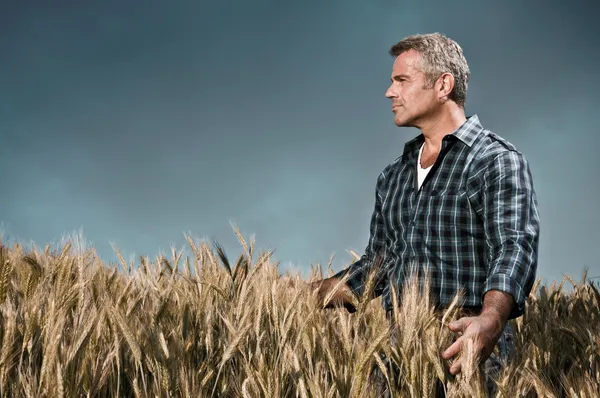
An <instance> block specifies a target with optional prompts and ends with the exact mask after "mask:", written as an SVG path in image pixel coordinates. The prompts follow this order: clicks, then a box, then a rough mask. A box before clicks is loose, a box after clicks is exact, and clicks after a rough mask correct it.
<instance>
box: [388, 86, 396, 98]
mask: <svg viewBox="0 0 600 398" xmlns="http://www.w3.org/2000/svg"><path fill="white" fill-rule="evenodd" d="M385 96H386V97H387V98H394V97H397V96H398V95H397V94H396V93H395V92H394V90H392V86H389V87H388V89H387V91H386V92H385Z"/></svg>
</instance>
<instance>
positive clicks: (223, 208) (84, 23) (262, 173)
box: [0, 0, 600, 280]
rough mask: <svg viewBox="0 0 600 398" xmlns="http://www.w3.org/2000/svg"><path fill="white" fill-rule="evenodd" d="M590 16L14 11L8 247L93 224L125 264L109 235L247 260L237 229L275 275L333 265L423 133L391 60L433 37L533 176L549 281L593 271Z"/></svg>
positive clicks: (146, 246) (212, 9) (551, 9)
mask: <svg viewBox="0 0 600 398" xmlns="http://www.w3.org/2000/svg"><path fill="white" fill-rule="evenodd" d="M482 3H487V4H486V5H484V4H482ZM598 4H599V3H598V2H597V1H596V2H592V1H587V2H586V1H574V2H570V3H569V4H567V2H566V1H564V2H549V1H526V2H524V1H503V2H493V3H492V2H481V1H475V0H474V1H454V2H438V1H436V2H433V1H420V2H400V1H391V0H371V1H364V0H361V1H356V0H319V1H316V0H298V1H281V0H277V1H275V0H253V1H248V0H236V1H233V0H220V1H210V2H206V1H186V2H175V1H173V2H166V1H162V0H161V1H157V0H144V1H140V0H135V1H122V0H120V1H96V2H94V3H93V4H92V3H91V2H89V1H88V2H80V1H77V2H76V1H53V2H42V1H37V2H32V1H29V2H28V1H19V2H10V4H9V2H7V1H4V2H2V3H1V5H0V167H1V173H0V222H2V225H3V228H4V231H5V232H4V239H5V240H6V239H13V240H18V241H20V242H22V243H26V242H30V241H33V242H35V243H36V244H37V245H38V246H40V247H43V246H44V245H45V244H46V243H51V244H58V243H59V242H60V240H61V238H62V237H64V236H67V235H70V234H73V233H74V231H79V230H80V229H83V235H84V237H85V238H86V239H87V240H88V241H89V245H90V246H94V247H95V248H96V249H97V250H98V252H99V253H100V255H101V256H102V257H103V258H104V259H105V260H106V261H115V260H116V258H115V256H114V253H113V252H112V249H111V245H110V244H111V242H114V243H115V244H116V245H117V246H118V247H119V248H120V249H121V250H122V251H123V253H124V255H125V258H126V259H130V258H135V259H136V260H137V258H138V256H139V255H149V256H150V257H154V256H156V255H157V254H159V252H160V251H168V250H169V248H170V247H171V245H175V246H176V247H177V248H181V247H183V246H184V244H185V240H184V233H189V234H191V235H192V236H193V237H195V238H196V239H199V240H201V239H213V238H215V239H217V240H219V241H220V242H221V243H222V244H223V245H224V246H225V249H226V251H227V252H228V253H229V255H230V257H236V256H237V255H238V254H239V253H240V250H241V247H240V245H239V244H238V243H237V240H236V238H235V235H234V233H233V229H232V227H231V225H230V222H233V223H235V224H236V225H237V226H238V227H239V228H240V229H241V231H242V233H243V234H244V235H246V236H247V237H249V236H250V235H252V234H254V235H255V237H256V242H257V249H259V250H269V249H275V251H276V252H275V256H274V257H275V259H276V260H279V261H281V264H282V265H281V266H282V270H286V269H293V270H299V271H301V272H303V273H307V271H308V269H309V266H310V264H316V263H321V264H327V262H328V260H329V257H330V256H331V255H332V254H335V258H334V261H333V267H334V269H335V270H339V269H341V268H342V267H345V266H347V265H348V264H349V262H350V261H351V256H350V254H349V253H348V250H350V249H351V250H355V251H356V252H358V253H362V252H363V250H364V248H365V246H366V244H367V241H368V237H369V220H370V217H371V212H372V210H373V205H374V198H375V181H376V178H377V175H378V174H379V173H380V171H381V170H382V169H383V168H384V167H385V166H386V165H387V164H388V163H390V162H391V161H393V160H394V159H395V158H396V157H398V156H399V155H400V154H401V152H402V148H403V145H404V142H406V141H408V140H409V139H411V138H413V137H414V136H415V135H416V134H418V131H417V130H415V129H399V128H397V127H396V126H395V125H394V124H393V114H392V113H391V108H390V103H389V100H387V99H386V98H385V96H384V94H385V91H386V89H387V87H388V84H389V77H390V73H391V66H392V62H393V59H392V58H391V57H390V56H389V55H388V54H387V51H388V49H389V47H390V46H391V45H392V44H394V43H396V42H397V41H398V40H400V39H402V38H403V37H405V36H407V35H410V34H413V33H427V32H435V31H437V32H442V33H444V34H446V35H448V36H449V37H451V38H453V39H455V40H457V41H458V42H459V44H461V46H462V47H463V50H464V53H465V56H466V58H467V60H468V62H469V66H470V69H471V81H470V84H469V92H468V99H467V114H469V115H471V114H477V115H479V117H480V119H481V121H482V123H483V124H484V126H485V127H487V128H488V129H491V130H492V131H494V132H496V133H497V134H499V135H501V136H503V137H504V138H506V139H508V140H509V141H511V142H512V143H513V144H515V145H516V146H517V147H518V149H519V150H520V151H521V152H522V153H523V154H524V155H525V156H526V157H527V159H528V160H529V162H530V164H531V168H532V173H533V177H534V185H535V189H536V191H537V194H538V200H539V210H540V214H541V229H542V233H541V243H540V260H539V267H538V275H540V276H542V277H543V278H544V279H547V280H552V279H557V278H559V279H560V278H561V277H562V274H563V273H567V274H569V275H572V276H573V277H575V278H576V279H579V278H580V277H581V275H582V271H583V269H584V267H588V268H589V269H590V275H593V276H600V260H599V259H598V258H597V255H596V253H595V249H594V247H595V246H596V245H598V244H600V232H599V230H600V228H599V226H600V210H599V209H598V206H597V204H598V201H599V199H598V198H599V197H600V179H599V178H598V169H599V167H598V166H599V161H598V159H599V157H598V154H597V153H598V148H599V144H600V129H599V127H598V126H599V124H600V112H599V111H598V109H597V108H598V105H599V101H598V93H600V78H599V76H598V65H600V50H599V48H600V45H598V39H599V38H600V28H599V24H598V22H597V15H598V13H599V11H600V7H599V6H598ZM594 203H596V205H594Z"/></svg>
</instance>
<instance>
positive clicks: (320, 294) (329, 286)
mask: <svg viewBox="0 0 600 398" xmlns="http://www.w3.org/2000/svg"><path fill="white" fill-rule="evenodd" d="M309 286H310V290H312V291H314V290H315V289H317V300H319V303H320V304H321V305H324V308H334V307H344V308H346V309H347V310H348V312H355V311H356V306H355V305H354V301H355V300H353V299H354V295H353V293H352V291H351V290H350V288H349V287H348V285H346V284H345V283H342V284H341V285H340V279H338V278H327V279H322V280H320V281H316V282H312V283H310V284H309ZM334 290H335V293H333V295H331V293H332V292H333V291H334ZM328 298H329V299H328ZM327 299H328V300H327ZM325 300H327V302H325Z"/></svg>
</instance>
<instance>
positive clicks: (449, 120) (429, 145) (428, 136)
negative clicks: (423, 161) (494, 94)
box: [419, 106, 467, 153]
mask: <svg viewBox="0 0 600 398" xmlns="http://www.w3.org/2000/svg"><path fill="white" fill-rule="evenodd" d="M466 120H467V118H466V116H465V110H464V109H463V108H460V107H458V106H453V107H449V108H445V109H441V110H440V112H439V113H438V114H436V115H435V116H434V117H433V118H431V119H429V120H428V121H427V122H425V123H424V124H423V126H421V127H420V128H419V129H420V130H421V132H422V133H423V136H424V137H425V147H424V148H423V150H424V152H425V153H437V152H439V151H440V149H441V147H442V139H443V138H444V137H445V136H446V135H448V134H452V133H453V132H454V131H456V130H457V129H458V128H459V127H460V126H462V125H463V124H464V122H465V121H466Z"/></svg>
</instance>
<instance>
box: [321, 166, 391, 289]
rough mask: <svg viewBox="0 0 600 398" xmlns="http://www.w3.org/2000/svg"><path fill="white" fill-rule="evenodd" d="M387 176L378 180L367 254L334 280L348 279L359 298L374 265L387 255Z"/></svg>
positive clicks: (380, 279)
mask: <svg viewBox="0 0 600 398" xmlns="http://www.w3.org/2000/svg"><path fill="white" fill-rule="evenodd" d="M384 178H385V174H384V173H383V172H382V173H381V174H380V175H379V177H378V179H377V186H376V192H375V208H374V210H373V214H372V216H371V224H370V236H369V243H368V245H367V247H366V249H365V253H364V254H363V255H362V256H361V258H360V259H359V260H357V261H356V262H354V263H353V264H351V265H350V266H349V267H348V268H346V269H344V270H342V271H340V272H338V273H336V274H335V275H334V276H333V277H334V278H344V277H347V278H348V279H347V281H346V284H347V285H348V287H350V289H351V290H352V291H353V293H354V294H356V295H357V296H360V295H362V293H363V292H364V285H365V282H366V280H367V277H368V275H369V273H370V272H371V270H372V267H373V264H377V263H379V262H380V261H381V262H383V261H384V258H385V253H386V234H385V226H384V223H383V217H382V214H381V207H382V201H383V195H382V193H381V192H382V186H383V184H384ZM383 271H384V270H383V267H381V268H380V269H379V270H378V273H379V275H377V276H376V285H375V295H376V296H379V295H381V293H382V291H383V283H384V282H385V280H384V279H385V273H384V272H383Z"/></svg>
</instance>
